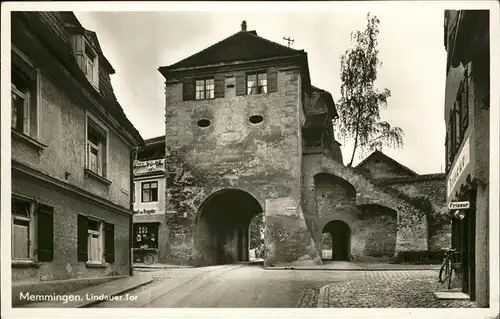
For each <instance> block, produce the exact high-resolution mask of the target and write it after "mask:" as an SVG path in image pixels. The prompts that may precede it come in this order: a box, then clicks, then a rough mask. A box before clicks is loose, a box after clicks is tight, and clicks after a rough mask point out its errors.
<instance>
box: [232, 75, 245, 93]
mask: <svg viewBox="0 0 500 319" xmlns="http://www.w3.org/2000/svg"><path fill="white" fill-rule="evenodd" d="M235 79H236V95H245V94H246V91H247V83H246V75H245V72H237V73H236V75H235Z"/></svg>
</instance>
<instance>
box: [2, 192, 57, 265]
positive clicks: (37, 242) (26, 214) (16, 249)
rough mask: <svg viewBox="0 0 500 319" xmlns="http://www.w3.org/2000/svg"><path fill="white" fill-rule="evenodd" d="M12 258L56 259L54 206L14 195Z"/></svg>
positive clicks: (41, 260) (46, 260) (48, 260)
mask: <svg viewBox="0 0 500 319" xmlns="http://www.w3.org/2000/svg"><path fill="white" fill-rule="evenodd" d="M13 197H14V198H13V199H12V243H11V244H12V247H11V248H12V259H13V260H33V261H40V262H50V261H52V260H53V259H54V218H53V208H52V207H50V206H47V205H43V204H39V203H38V202H35V201H33V200H28V199H22V198H19V197H18V196H15V195H14V196H13Z"/></svg>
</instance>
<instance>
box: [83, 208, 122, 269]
mask: <svg viewBox="0 0 500 319" xmlns="http://www.w3.org/2000/svg"><path fill="white" fill-rule="evenodd" d="M77 253H78V261H84V262H87V263H90V264H95V263H97V264H102V263H103V262H104V261H106V262H108V263H113V262H114V261H115V228H114V225H113V224H110V223H107V222H105V221H103V220H100V219H98V218H94V217H91V216H85V215H78V240H77Z"/></svg>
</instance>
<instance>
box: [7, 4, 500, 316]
mask: <svg viewBox="0 0 500 319" xmlns="http://www.w3.org/2000/svg"><path fill="white" fill-rule="evenodd" d="M89 4H90V3H89V2H56V3H53V2H40V3H37V2H6V3H3V5H2V12H1V14H2V16H1V18H2V19H1V20H2V24H1V26H2V28H1V29H2V38H1V41H2V49H1V53H2V58H1V63H2V68H1V71H2V79H3V80H4V81H2V85H1V90H2V101H8V99H9V94H10V92H9V90H10V84H9V83H8V82H7V80H8V79H9V77H10V55H9V52H10V36H11V35H10V11H12V10H33V11H52V10H60V11H62V10H68V11H117V10H116V9H117V8H119V9H120V10H119V11H192V10H193V8H196V10H197V11H257V10H258V11H262V10H265V11H301V12H304V11H363V12H367V11H370V10H376V11H380V10H385V11H394V12H397V11H408V10H412V9H415V8H419V9H422V8H425V7H432V9H433V10H436V9H437V10H439V9H440V10H445V9H490V24H491V27H490V30H491V31H490V32H491V35H490V36H491V53H490V56H491V70H492V72H491V88H492V90H493V88H498V87H499V86H500V85H499V73H498V69H499V60H498V59H497V57H499V56H500V51H499V45H498V40H497V39H498V38H499V32H498V30H499V10H498V9H499V7H498V6H499V5H498V2H496V1H459V2H451V1H442V2H441V1H440V2H437V1H411V2H399V1H398V2H395V1H384V2H357V1H352V2H328V1H325V2H307V3H305V2H237V3H233V2H211V1H210V2H196V3H192V2H145V1H140V2H119V3H117V2H114V1H113V2H91V4H90V5H89ZM443 19H444V16H443ZM492 92H493V91H492ZM493 93H494V94H491V98H490V101H491V108H490V119H491V122H490V123H491V129H490V169H491V171H490V212H491V214H490V223H489V225H490V237H489V238H490V277H491V278H490V299H491V302H490V303H491V307H492V308H490V309H432V308H431V309H373V308H367V309H334V308H330V309H327V308H323V309H322V308H317V309H244V308H241V309H233V308H227V309H185V308H183V309H144V308H141V309H126V310H125V309H71V310H69V311H70V312H71V314H70V312H69V311H68V309H65V310H64V309H12V308H11V301H10V300H11V289H10V288H11V283H10V281H11V279H10V278H11V264H10V248H7V247H10V228H9V227H8V225H9V224H10V214H8V213H5V212H9V211H10V200H8V198H10V193H11V183H10V176H11V165H10V153H11V144H10V133H9V127H10V124H9V121H10V112H9V108H8V107H5V106H6V105H9V103H2V110H1V124H2V125H1V127H2V134H1V145H2V159H1V172H2V178H3V180H2V183H1V191H2V195H3V196H2V199H3V200H2V202H1V211H2V212H4V213H2V214H1V221H2V230H3V232H1V241H2V243H3V245H2V256H3V258H1V270H2V277H3V281H2V288H1V289H2V290H1V292H2V294H1V296H2V299H1V302H2V303H1V306H2V307H1V309H2V317H4V318H20V317H23V318H26V317H36V318H58V317H59V318H67V317H68V316H71V317H74V318H82V317H93V318H96V317H107V318H125V317H130V318H139V317H152V318H160V317H161V318H163V317H166V316H168V317H177V318H191V317H204V318H213V317H235V318H236V317H241V318H245V317H246V318H256V317H259V318H260V317H271V318H289V317H293V318H296V317H315V318H332V317H336V318H341V317H350V318H363V317H365V318H387V317H391V318H403V317H404V318H408V317H412V318H427V317H430V318H450V317H454V318H493V317H495V316H496V315H497V314H498V306H499V295H498V289H499V280H498V279H499V278H498V270H499V258H498V256H499V254H498V253H495V252H498V249H499V246H498V234H499V228H498V227H499V213H498V212H499V202H498V198H499V187H498V172H499V170H498V168H499V166H500V164H499V144H498V142H499V140H498V137H499V136H500V134H499V118H500V116H499V105H500V96H499V92H498V91H494V92H493ZM436 107H440V106H436ZM441 107H444V105H443V106H441ZM4 226H5V227H4Z"/></svg>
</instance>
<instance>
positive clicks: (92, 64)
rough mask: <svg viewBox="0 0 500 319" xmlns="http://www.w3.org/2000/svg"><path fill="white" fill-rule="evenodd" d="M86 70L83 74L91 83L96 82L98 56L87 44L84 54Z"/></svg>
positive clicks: (84, 69)
mask: <svg viewBox="0 0 500 319" xmlns="http://www.w3.org/2000/svg"><path fill="white" fill-rule="evenodd" d="M84 61H85V64H84V66H85V67H84V68H83V72H84V73H85V75H86V76H87V78H88V79H89V80H90V81H91V82H94V81H95V80H96V79H95V76H94V73H97V72H96V66H97V54H95V52H94V50H93V49H92V48H91V47H90V45H89V44H88V43H87V42H85V54H84Z"/></svg>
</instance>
